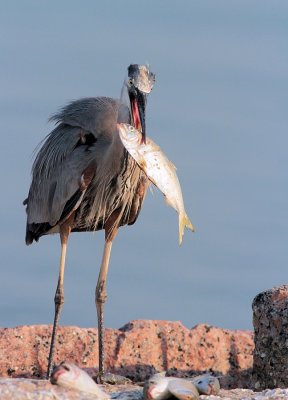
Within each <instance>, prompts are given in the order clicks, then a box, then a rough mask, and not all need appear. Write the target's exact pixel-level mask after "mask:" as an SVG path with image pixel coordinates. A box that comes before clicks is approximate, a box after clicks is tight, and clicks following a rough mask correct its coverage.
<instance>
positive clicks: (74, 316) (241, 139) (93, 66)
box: [0, 0, 288, 328]
mask: <svg viewBox="0 0 288 400" xmlns="http://www.w3.org/2000/svg"><path fill="white" fill-rule="evenodd" d="M102 3H103V4H101V3H100V2H94V1H87V2H86V3H85V7H83V6H80V5H79V2H76V1H62V2H56V1H50V2H38V1H25V2H20V1H19V2H8V1H2V2H1V5H0V46H1V48H0V50H1V58H0V59H1V63H0V68H1V74H0V88H1V91H0V114H1V115H0V117H1V118H0V127H1V138H2V144H1V150H2V151H1V153H2V154H1V168H0V174H1V177H0V178H1V207H0V212H1V228H0V229H1V230H0V235H1V241H0V243H1V244H0V246H1V271H2V274H1V281H0V317H1V319H0V325H1V326H15V325H20V324H32V323H35V324H40V323H50V322H52V318H53V310H54V305H53V297H54V291H55V288H56V282H57V274H58V258H59V252H60V245H59V238H58V236H53V237H46V238H42V239H41V240H40V242H39V243H38V244H37V245H35V244H34V245H33V246H30V247H26V246H25V244H24V231H25V213H24V208H23V206H22V205H21V203H22V201H23V199H24V198H25V196H26V195H27V191H28V188H29V183H30V169H31V164H32V159H33V158H32V152H33V149H34V148H35V146H36V145H37V144H38V143H39V142H40V141H41V140H42V138H43V137H44V136H45V135H46V134H47V133H48V132H49V131H50V130H51V128H52V127H51V125H49V124H47V122H46V121H47V118H48V116H49V115H50V114H51V113H53V112H54V111H55V110H56V109H57V108H58V107H59V106H61V105H63V104H65V103H66V102H67V101H69V100H71V99H76V98H79V97H83V96H97V95H110V96H116V97H117V96H118V95H119V94H120V89H121V86H122V82H123V78H124V76H125V75H126V68H127V66H128V64H130V63H131V62H137V63H141V62H146V61H148V62H149V63H150V65H151V69H152V70H153V71H154V72H156V74H157V83H156V85H155V89H154V90H153V93H152V94H151V96H150V98H149V105H148V114H147V119H148V121H147V124H148V133H149V135H150V136H151V137H152V138H153V139H154V140H155V141H156V142H157V143H158V144H160V145H161V147H162V148H163V150H164V151H165V152H166V153H167V155H168V156H169V158H170V159H171V160H173V162H174V163H175V164H176V165H177V168H178V173H179V177H180V180H181V183H182V189H183V194H184V198H185V201H186V208H187V211H188V213H189V215H190V216H191V219H192V221H193V223H194V224H195V226H196V228H197V232H196V233H195V234H192V233H190V232H186V234H185V237H184V243H183V245H182V247H181V248H179V247H178V244H177V235H178V233H177V229H178V228H177V227H178V221H177V215H176V213H175V212H174V210H172V209H171V208H168V207H167V206H166V205H165V203H164V201H163V198H162V195H161V194H160V193H159V192H157V191H154V194H152V193H149V195H148V197H147V200H146V202H145V205H144V208H143V211H142V214H141V216H140V218H139V220H138V222H137V224H135V225H134V226H132V227H129V228H122V229H120V231H119V234H118V237H117V238H116V240H115V244H114V248H113V252H112V259H111V265H110V270H109V276H108V301H107V307H106V325H107V326H110V327H120V326H121V325H123V324H124V323H126V322H127V321H129V320H131V319H139V318H146V319H169V320H181V321H182V322H183V323H184V324H185V325H186V326H188V327H191V326H193V325H195V324H197V323H200V322H206V323H209V324H214V325H217V326H221V327H225V328H251V319H252V314H251V301H252V299H253V297H254V296H255V295H256V294H257V293H258V292H259V291H262V290H264V289H266V288H270V287H272V286H275V285H279V284H282V283H286V282H287V261H288V260H287V258H288V257H287V241H288V228H287V217H288V212H287V200H288V191H287V167H288V165H287V164H288V162H287V148H288V139H287V122H288V121H287V119H288V118H287V97H288V95H287V93H288V87H287V86H288V83H287V82H288V80H287V78H288V52H287V34H288V26H287V18H288V7H287V2H286V1H277V0H274V1H273V2H271V1H263V0H261V1H244V0H241V1H233V2H231V1H228V0H227V1H217V2H215V1H212V0H211V1H200V0H199V1H180V2H177V3H175V2H172V1H165V2H164V1H158V2H152V1H150V2H149V1H148V2H145V3H137V7H136V5H135V2H132V1H130V0H129V1H128V0H127V1H123V2H112V1H106V2H105V3H104V2H102ZM102 248H103V233H101V232H100V233H96V234H73V235H71V240H70V242H69V248H68V260H67V268H66V276H65V305H64V309H63V315H62V317H61V322H62V323H63V324H71V325H80V326H94V325H95V324H96V312H95V306H94V291H95V285H96V280H97V275H98V269H99V264H100V261H101V253H102Z"/></svg>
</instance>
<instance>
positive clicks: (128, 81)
mask: <svg viewBox="0 0 288 400" xmlns="http://www.w3.org/2000/svg"><path fill="white" fill-rule="evenodd" d="M127 83H128V86H132V85H133V84H134V81H133V79H132V78H128V80H127Z"/></svg>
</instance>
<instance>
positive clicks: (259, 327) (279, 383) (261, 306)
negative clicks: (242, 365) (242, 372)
mask: <svg viewBox="0 0 288 400" xmlns="http://www.w3.org/2000/svg"><path fill="white" fill-rule="evenodd" d="M252 308H253V324H254V330H255V350H254V363H253V378H254V387H255V389H257V390H262V389H265V388H270V389H273V388H275V387H280V388H285V387H287V386H288V374H287V365H288V285H283V286H279V287H275V288H272V289H270V290H267V291H265V292H262V293H260V294H258V295H257V296H256V297H255V299H254V301H253V304H252Z"/></svg>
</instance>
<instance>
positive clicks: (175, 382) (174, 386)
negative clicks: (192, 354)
mask: <svg viewBox="0 0 288 400" xmlns="http://www.w3.org/2000/svg"><path fill="white" fill-rule="evenodd" d="M168 390H169V392H170V393H171V394H173V396H175V397H176V398H177V399H179V400H198V399H199V393H198V390H197V389H196V387H195V386H194V385H193V383H192V382H190V381H186V380H185V379H172V380H171V381H170V382H169V384H168Z"/></svg>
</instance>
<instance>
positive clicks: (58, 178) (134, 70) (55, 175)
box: [24, 64, 155, 377]
mask: <svg viewBox="0 0 288 400" xmlns="http://www.w3.org/2000/svg"><path fill="white" fill-rule="evenodd" d="M154 82H155V75H154V74H153V73H151V72H150V71H149V68H147V67H146V66H144V65H138V64H132V65H130V66H129V67H128V78H127V79H126V80H125V81H124V84H123V87H122V92H121V98H120V100H116V99H112V98H109V97H95V98H84V99H80V100H76V101H73V102H72V103H70V104H68V105H67V106H66V107H64V108H63V109H62V110H61V111H60V112H59V113H57V114H55V115H54V116H53V117H52V120H54V121H56V123H57V125H56V127H55V129H54V130H53V131H52V132H51V133H50V134H49V135H48V136H47V138H46V140H45V141H44V143H43V145H42V147H41V148H40V150H39V151H38V153H37V156H36V158H35V161H34V164H33V168H32V182H31V186H30V190H29V194H28V198H27V199H26V200H25V201H24V204H25V205H26V206H27V207H26V211H27V225H26V243H27V244H31V243H32V242H33V241H34V240H35V241H38V239H39V238H40V237H41V236H43V235H46V234H50V233H57V232H59V234H60V240H61V257H60V267H59V278H58V284H57V288H56V293H55V297H54V303H55V318H54V324H53V331H52V339H51V345H50V353H49V361H48V372H47V376H48V377H50V375H51V371H52V367H53V354H54V347H55V338H56V334H57V327H58V323H59V317H60V313H61V309H62V306H63V303H64V289H63V283H64V269H65V257H66V250H67V242H68V237H69V235H70V233H71V232H73V231H77V232H82V231H95V230H100V229H104V230H105V246H104V251H103V256H102V262H101V266H100V272H99V277H98V282H97V286H96V293H95V302H96V308H97V317H98V330H99V340H98V341H99V372H100V374H101V375H103V372H104V350H103V349H104V321H103V318H104V303H105V301H106V297H107V294H106V279H107V272H108V266H109V259H110V253H111V248H112V242H113V239H114V237H115V235H116V233H117V230H118V228H119V227H120V226H121V225H126V224H128V225H130V224H133V223H134V222H135V221H136V219H137V217H138V215H139V212H140V209H141V206H142V203H143V200H144V197H145V193H146V190H147V187H148V178H147V176H146V175H145V173H144V172H142V170H141V169H140V168H139V167H138V165H137V163H136V162H135V161H134V160H133V158H132V157H131V156H130V155H129V154H128V152H127V151H126V150H125V148H124V147H123V145H122V142H121V140H120V137H119V134H118V132H117V123H119V122H124V123H130V124H132V125H133V126H135V127H136V128H137V129H139V130H140V131H141V132H142V135H143V139H145V108H146V97H147V95H148V93H150V91H151V90H152V87H153V84H154Z"/></svg>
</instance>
